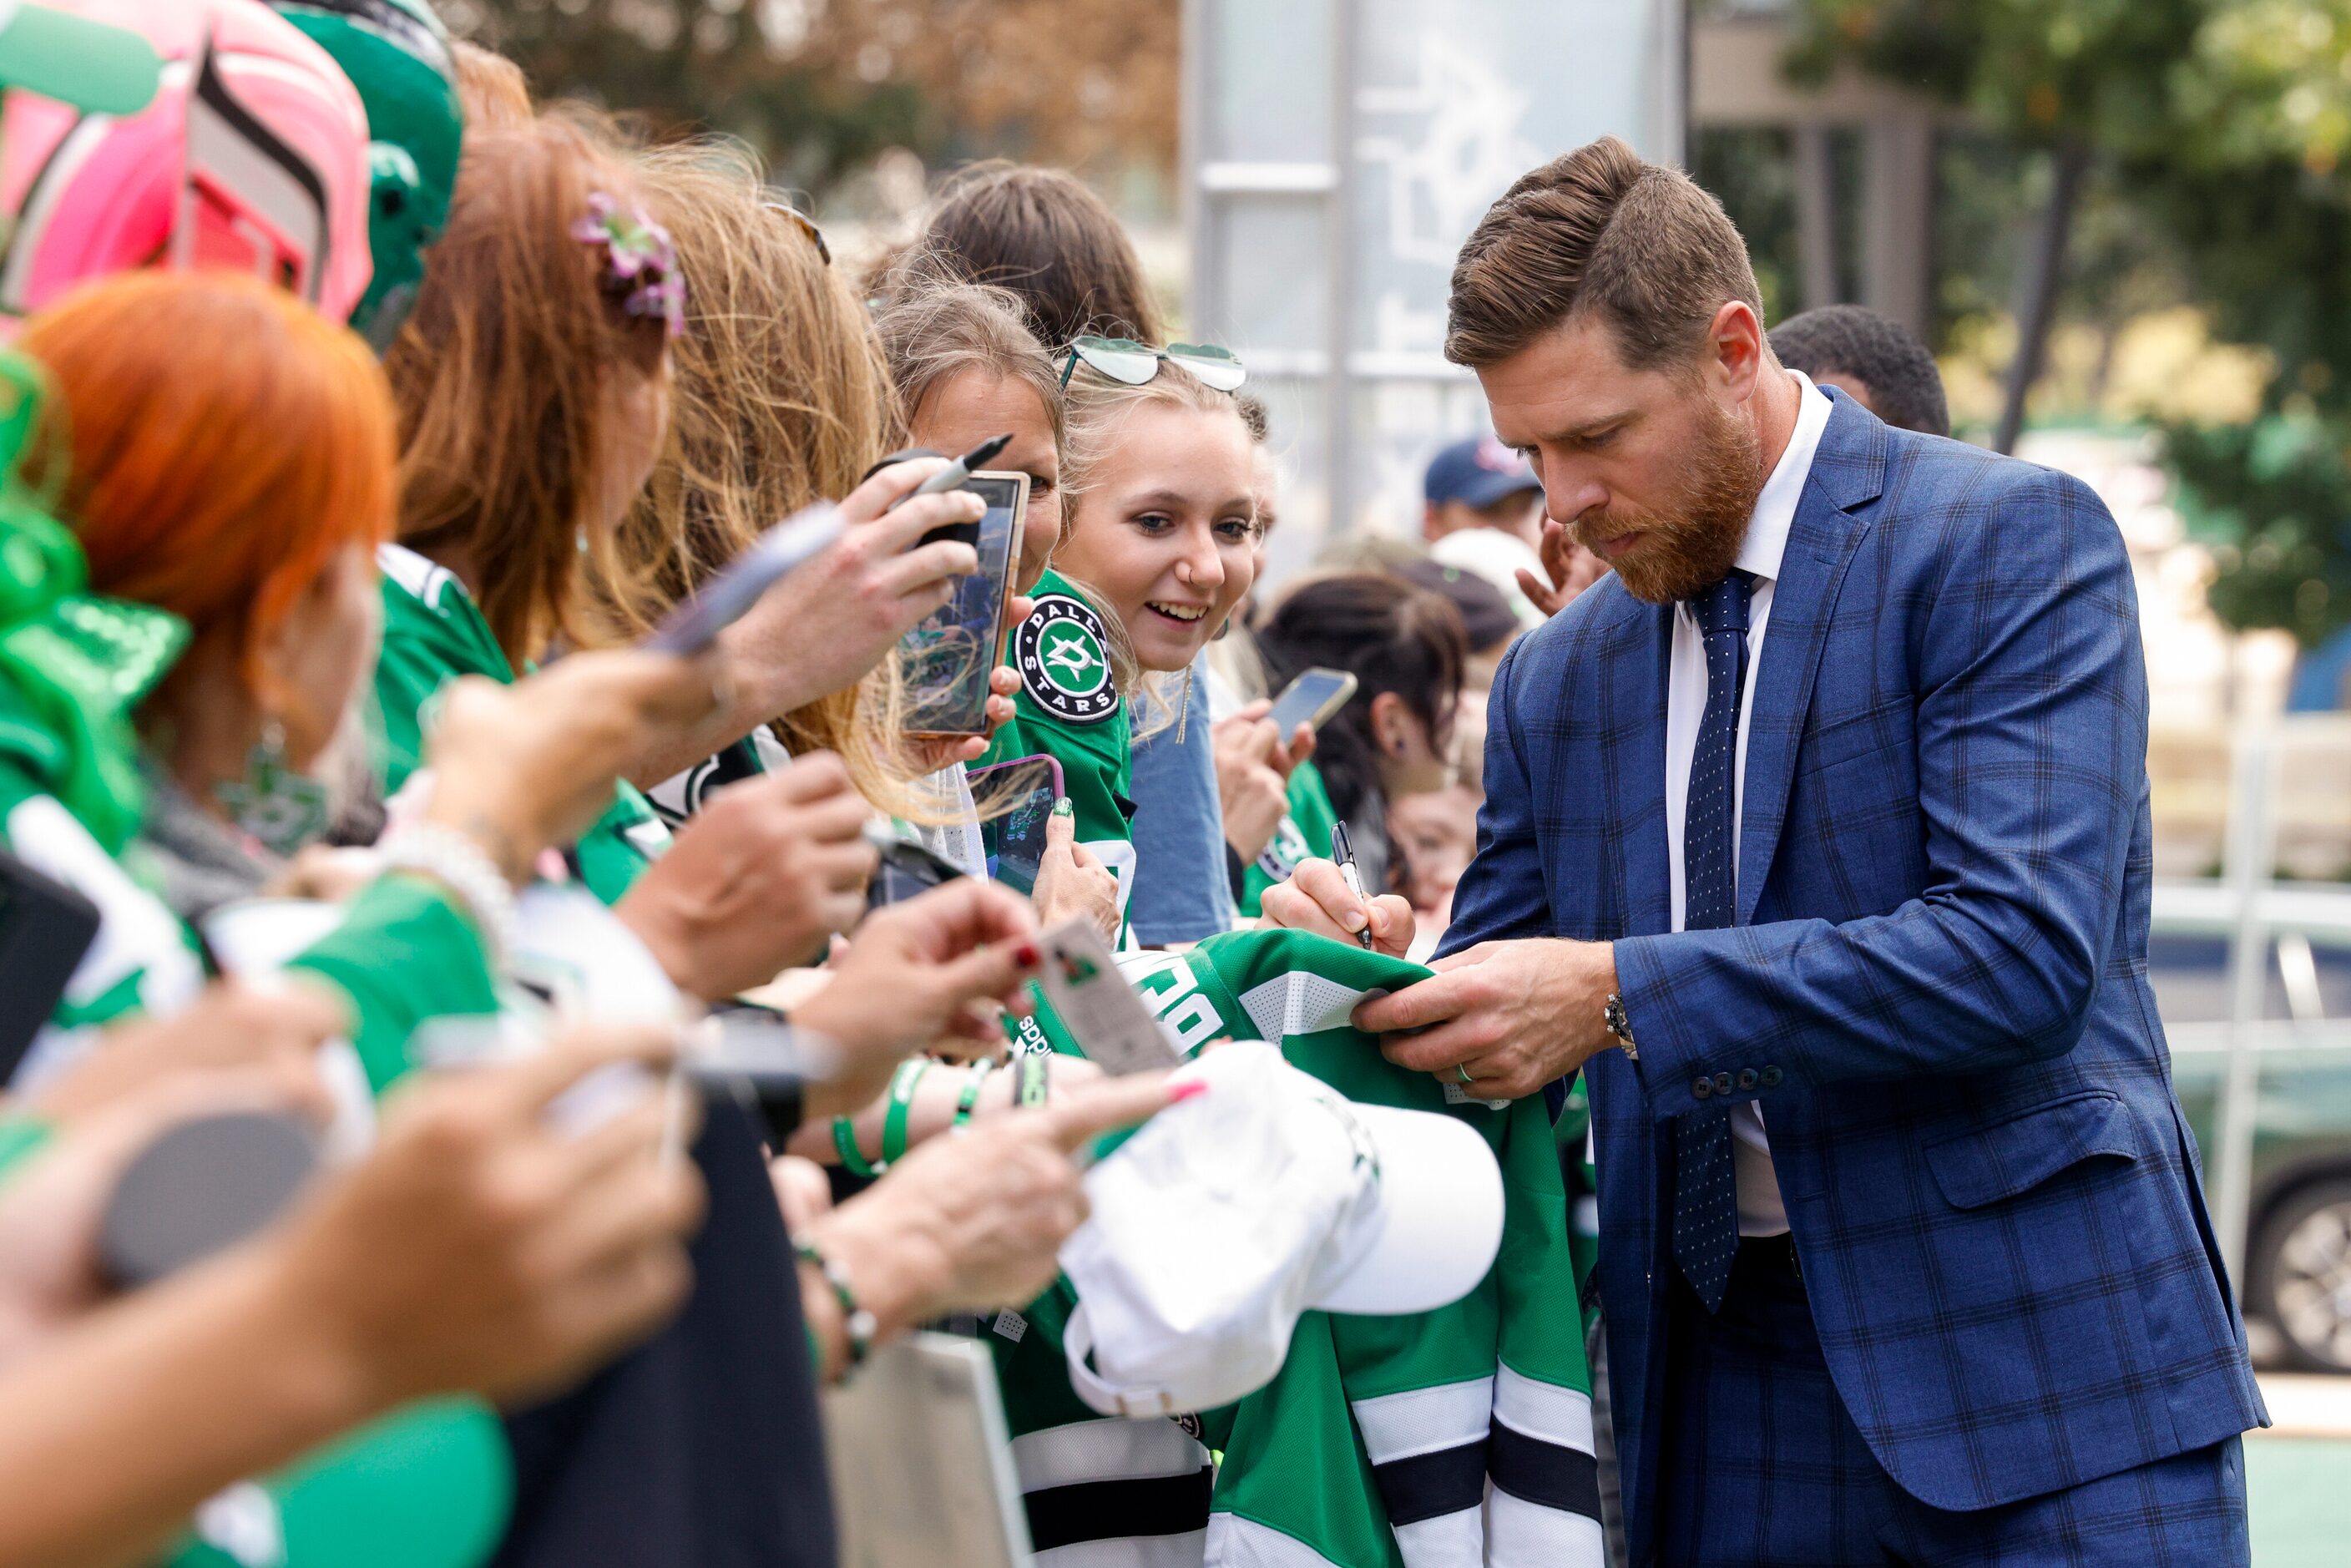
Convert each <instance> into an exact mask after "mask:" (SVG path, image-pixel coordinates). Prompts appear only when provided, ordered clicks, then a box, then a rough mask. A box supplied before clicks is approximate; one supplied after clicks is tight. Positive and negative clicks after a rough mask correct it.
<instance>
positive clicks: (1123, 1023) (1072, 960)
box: [1037, 920, 1184, 1077]
mask: <svg viewBox="0 0 2351 1568" xmlns="http://www.w3.org/2000/svg"><path fill="white" fill-rule="evenodd" d="M1039 940H1040V946H1043V948H1044V950H1045V964H1044V967H1043V969H1042V970H1041V971H1040V973H1039V975H1038V977H1037V983H1038V985H1039V986H1040V988H1043V990H1044V993H1045V999H1046V1000H1047V1001H1048V1002H1050V1003H1051V1004H1052V1007H1053V1012H1054V1015H1055V1016H1056V1017H1058V1018H1059V1019H1061V1027H1062V1028H1063V1029H1065V1030H1068V1031H1069V1032H1070V1036H1071V1039H1073V1040H1076V1041H1077V1042H1078V1045H1079V1047H1080V1049H1081V1050H1083V1051H1085V1053H1086V1060H1087V1061H1091V1062H1092V1063H1093V1064H1094V1065H1095V1066H1097V1067H1099V1068H1101V1069H1102V1071H1104V1072H1107V1073H1109V1074H1111V1075H1112V1076H1113V1077H1118V1076H1121V1075H1123V1074H1125V1073H1129V1072H1144V1071H1149V1070H1150V1069H1152V1068H1155V1067H1175V1066H1178V1065H1180V1064H1181V1063H1182V1061H1183V1060H1184V1056H1183V1053H1182V1052H1181V1051H1177V1050H1176V1049H1175V1042H1174V1041H1172V1040H1169V1039H1168V1038H1167V1036H1166V1034H1165V1032H1163V1031H1162V1030H1161V1029H1160V1027H1159V1020H1158V1019H1155V1018H1154V1017H1152V1015H1151V1009H1150V1007H1149V1006H1148V1005H1147V1004H1146V1003H1145V1002H1144V999H1143V998H1142V997H1141V996H1139V995H1137V994H1136V992H1135V989H1134V987H1133V986H1130V985H1128V984H1127V983H1126V977H1125V976H1124V975H1122V974H1120V973H1119V968H1118V961H1117V960H1116V959H1115V958H1113V956H1111V950H1110V946H1109V945H1108V944H1107V943H1105V942H1103V940H1102V933H1101V932H1100V931H1098V930H1096V929H1095V928H1094V927H1093V925H1092V924H1091V923H1089V922H1087V921H1084V920H1072V921H1071V922H1069V923H1068V924H1066V925H1057V926H1055V927H1054V928H1053V929H1052V930H1050V931H1048V932H1046V933H1045V935H1044V936H1042V937H1040V939H1039Z"/></svg>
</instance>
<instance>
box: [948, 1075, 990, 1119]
mask: <svg viewBox="0 0 2351 1568" xmlns="http://www.w3.org/2000/svg"><path fill="white" fill-rule="evenodd" d="M993 1071H996V1063H994V1062H992V1061H983V1062H981V1063H980V1064H979V1071H977V1072H975V1073H973V1074H972V1075H971V1076H970V1077H969V1078H967V1079H966V1080H965V1081H964V1086H963V1092H961V1093H959V1094H957V1095H956V1113H955V1124H956V1126H958V1127H967V1126H969V1125H971V1113H972V1110H973V1108H974V1107H975V1106H977V1104H978V1103H979V1090H980V1085H982V1084H984V1083H986V1082H987V1075H988V1074H989V1073H991V1072H993Z"/></svg>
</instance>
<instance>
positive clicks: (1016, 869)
mask: <svg viewBox="0 0 2351 1568" xmlns="http://www.w3.org/2000/svg"><path fill="white" fill-rule="evenodd" d="M966 782H967V783H968V784H970V786H971V798H972V799H973V800H975V801H977V802H978V805H979V810H980V821H979V842H980V847H981V848H982V849H983V850H984V851H985V852H987V874H988V876H989V878H990V879H992V880H993V881H996V882H1000V883H1003V884H1004V885H1005V886H1007V887H1008V888H1010V889H1012V891H1013V892H1015V893H1034V892H1035V891H1036V890H1037V871H1038V868H1039V866H1040V865H1041V864H1043V862H1044V859H1045V824H1046V822H1047V821H1049V820H1050V818H1051V817H1052V815H1053V804H1054V802H1055V801H1057V800H1061V797H1062V795H1063V794H1065V793H1067V787H1066V786H1065V785H1064V784H1063V783H1062V781H1061V764H1060V763H1059V762H1056V761H1055V760H1054V759H1053V758H1050V757H1048V756H1046V755H1045V754H1044V753H1043V752H1039V753H1038V754H1037V755H1036V756H1034V757H1016V758H1013V759H1012V760H1011V761H1009V762H998V763H992V764H990V765H989V766H988V767H986V768H973V769H972V770H971V772H970V773H969V774H968V775H967V776H966ZM1007 789H1011V790H1017V791H1018V792H1019V793H1018V798H1017V799H1015V800H1013V801H1012V802H1011V804H1010V808H1009V809H1008V810H1007V809H1006V803H1005V801H1004V800H1003V799H1002V796H1003V792H1004V791H1005V790H1007ZM990 812H994V813H995V814H994V815H990V814H989V813H990Z"/></svg>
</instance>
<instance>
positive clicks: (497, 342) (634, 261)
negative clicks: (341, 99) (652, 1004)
mask: <svg viewBox="0 0 2351 1568" xmlns="http://www.w3.org/2000/svg"><path fill="white" fill-rule="evenodd" d="M684 325H685V298H684V278H683V277H682V275H681V272H680V268H679V264H678V260H677V256H676V252H675V248H674V245H673V244H672V242H671V240H670V238H669V235H668V234H667V233H666V231H665V230H664V229H663V228H662V227H661V225H659V224H658V223H657V222H655V221H654V220H653V217H652V216H651V214H649V213H648V212H647V211H646V209H645V206H644V202H643V192H642V190H641V187H640V185H639V183H638V182H637V180H636V179H635V177H634V176H633V175H632V172H631V171H630V169H629V167H628V164H627V161H626V160H625V158H624V157H622V155H620V154H619V153H617V152H613V151H611V148H610V145H609V142H608V141H606V140H605V139H603V138H602V137H601V134H599V133H596V132H594V131H591V130H590V129H589V128H587V127H585V126H583V125H581V124H580V123H576V122H573V121H570V120H554V119H544V118H543V119H540V120H536V121H533V122H531V123H530V124H529V125H528V126H526V127H523V128H521V129H518V130H514V131H499V132H494V133H491V134H488V135H485V136H482V137H478V138H474V139H470V140H469V141H467V143H466V148H465V162H464V163H463V165H462V167H461V169H460V171H459V175H458V181H457V189H456V193H455V199H454V200H453V201H452V203H451V205H450V217H449V225H448V228H447V230H446V232H445V234H444V236H443V238H442V240H441V242H440V243H439V244H438V245H436V246H434V249H433V251H432V253H431V255H430V256H428V257H427V259H426V266H425V277H424V283H423V287H422V288H421V289H420V290H419V293H418V298H417V305H416V309H415V311H414V313H413V315H412V316H411V317H410V319H409V321H408V323H407V325H406V326H405V327H404V328H403V329H402V333H401V336H400V338H399V340H397V341H396V342H395V343H394V344H393V346H392V352H391V353H390V355H389V356H388V357H387V360H386V364H385V368H386V370H387V371H388V372H389V373H390V376H391V379H392V390H393V394H394V397H395V399H396V401H397V402H398V405H399V411H400V419H401V436H402V454H401V496H400V543H399V544H398V545H397V546H395V547H393V548H392V549H387V550H385V551H384V552H383V556H382V559H383V566H384V574H385V583H384V604H385V622H384V644H383V652H382V655H381V659H380V660H379V662H378V665H377V671H376V695H377V698H378V704H379V706H380V708H381V712H382V716H383V728H384V732H385V739H386V742H387V753H388V756H387V758H386V761H387V765H388V766H387V772H388V774H389V780H388V781H389V783H390V785H391V786H392V787H393V788H395V789H396V788H397V787H398V786H399V785H400V784H401V783H402V781H403V780H404V779H405V778H406V776H407V774H408V773H409V772H410V771H411V770H413V768H414V766H415V764H416V761H417V758H416V750H415V737H416V735H417V732H418V726H419V720H420V716H422V715H423V712H424V711H425V709H426V706H427V704H428V703H429V702H430V701H431V700H432V698H433V695H434V693H435V692H436V691H438V690H439V688H440V686H441V685H443V684H444V682H446V681H447V680H449V679H450V678H452V677H453V676H455V675H461V674H478V675H484V676H487V677H488V678H490V679H493V680H498V681H511V680H512V679H513V678H514V676H515V674H516V672H517V670H519V669H522V668H525V667H528V665H529V664H531V663H532V662H533V661H536V660H538V659H540V658H542V657H545V656H546V655H547V654H548V653H549V652H550V651H553V650H554V649H556V648H557V647H558V646H559V644H569V645H574V646H577V645H582V644H586V643H592V642H593V641H595V640H596V638H597V635H598V632H597V624H596V620H595V617H594V616H593V615H592V614H591V613H590V601H589V596H588V594H587V593H586V591H584V582H585V580H586V579H587V577H588V576H589V575H590V574H589V573H588V572H587V571H585V570H583V568H582V562H583V561H586V560H588V559H590V557H593V556H597V555H603V556H605V557H607V558H609V557H611V554H612V553H613V551H614V549H615V542H614V541H615V535H616V533H617V531H618V530H619V528H620V527H621V525H622V520H623V519H624V518H625V517H627V516H628V512H629V508H630V507H631V506H632V505H633V503H634V502H635V500H636V497H637V494H638V492H639V491H640V490H641V489H642V488H643V485H644V483H645V479H646V476H648V475H649V474H650V473H651V472H652V471H653V466H654V464H655V462H656V460H657V458H658V457H659V455H660V454H661V451H662V444H663V442H664V436H665V430H666V425H667V420H668V406H669V402H670V398H671V387H672V382H671V368H670V358H669V355H670V349H671V345H672V344H673V342H674V341H675V340H677V339H678V337H679V336H680V334H681V333H682V332H683V330H684ZM922 477H923V474H922V472H920V471H918V472H915V473H913V474H908V475H898V474H895V473H893V474H889V475H884V476H880V477H879V478H877V479H876V480H875V481H874V482H873V483H872V484H871V485H868V486H863V487H862V488H860V489H859V490H858V491H856V492H855V493H853V494H852V495H851V496H850V497H849V498H848V499H847V500H846V501H844V502H843V503H842V512H843V514H844V517H847V518H849V519H851V520H852V524H854V523H858V522H862V521H868V520H871V519H872V518H873V517H878V516H879V515H880V514H881V513H882V511H883V510H884V509H885V508H886V507H888V506H889V505H890V503H891V502H892V501H894V500H896V499H898V498H899V497H902V496H904V494H905V493H906V492H907V491H909V490H911V489H912V488H913V486H914V485H915V484H916V483H917V482H919V480H920V479H921V478H922ZM977 506H978V503H977V498H975V497H967V496H942V497H922V498H919V499H916V500H914V501H913V502H910V503H909V504H907V505H906V506H904V507H899V508H898V510H897V512H896V513H895V514H893V517H892V519H891V521H892V526H893V528H903V529H909V530H912V532H913V533H914V534H919V533H920V532H921V531H922V530H923V529H925V528H934V527H937V526H939V525H940V524H942V523H946V522H950V521H957V520H965V519H968V518H969V517H972V516H974V515H975V513H976V511H977ZM957 551H961V552H962V555H961V558H960V559H961V564H962V565H964V566H968V564H969V559H968V558H969V553H970V552H969V549H968V547H966V546H959V545H947V546H937V547H932V554H933V556H934V557H936V556H940V555H944V556H946V557H947V558H948V559H945V560H944V561H940V560H936V559H934V560H932V561H930V562H928V563H917V564H918V567H919V566H920V565H923V564H927V565H928V566H929V567H930V569H931V573H932V575H935V576H940V575H944V573H945V572H949V571H953V570H956V567H957V564H958V562H957V559H956V552H957ZM918 553H919V552H918ZM910 559H912V558H910ZM945 593H946V589H945V587H944V585H942V586H941V587H940V588H939V589H938V590H937V591H936V593H935V595H934V596H933V597H931V598H929V599H927V600H920V599H918V601H917V603H918V605H919V609H918V610H917V612H916V613H918V614H921V613H927V612H929V610H930V609H931V608H932V607H933V606H934V605H935V603H937V602H938V601H939V600H941V599H943V598H944V597H945ZM742 632H743V629H742V627H741V626H740V624H739V623H738V626H737V627H735V628H729V629H728V632H726V633H724V634H722V635H721V637H720V639H719V642H718V644H717V650H716V652H717V658H718V661H719V666H720V669H721V670H722V672H723V674H722V678H721V681H720V687H721V692H722V695H724V696H725V698H726V705H725V706H726V711H725V712H724V713H722V715H721V716H720V717H719V718H718V719H717V720H715V721H713V722H712V723H711V724H710V725H708V726H705V727H701V728H698V729H694V730H691V731H689V730H685V729H682V728H681V729H675V730H672V731H669V732H665V733H660V734H654V735H651V736H649V737H648V738H647V744H646V746H645V747H644V748H643V751H642V753H641V755H640V756H639V758H637V760H636V761H635V762H634V763H633V764H632V767H631V768H630V770H629V771H630V776H631V777H632V779H638V780H641V781H646V782H650V781H653V780H657V779H665V778H667V777H669V776H670V774H672V773H674V772H675V771H676V770H677V769H678V768H681V767H683V766H684V765H685V764H686V763H688V762H690V761H692V760H693V759H694V758H697V757H703V756H706V755H708V753H709V751H710V750H711V748H712V747H713V745H714V744H718V743H724V742H729V741H732V740H734V739H737V738H739V737H742V736H743V735H746V734H747V733H748V732H749V731H750V730H751V729H752V728H753V727H756V726H758V725H759V724H761V723H764V722H765V721H767V720H768V718H771V717H772V716H774V715H775V714H776V713H777V712H778V711H781V709H780V708H778V706H770V702H771V697H770V692H769V685H768V681H769V675H770V673H771V671H770V665H769V663H768V661H766V660H764V659H762V658H760V657H759V656H758V652H757V650H750V651H748V652H747V651H746V648H745V640H744V636H743V634H742ZM865 816H866V810H865V807H864V804H863V802H862V800H860V799H859V797H858V796H857V795H856V793H855V792H854V791H853V790H852V789H851V788H850V779H849V775H848V774H847V772H846V771H845V770H844V768H842V766H841V763H840V762H839V761H837V760H835V759H833V758H829V757H811V758H803V759H801V760H800V761H799V763H797V764H795V765H794V766H793V767H791V768H787V769H784V770H781V771H779V772H777V773H774V774H771V775H769V776H768V777H767V778H766V779H762V780H760V781H759V785H758V788H757V789H746V790H737V791H730V792H729V799H728V800H727V801H726V802H725V805H724V809H723V810H722V811H721V812H719V813H718V814H717V816H716V818H715V819H712V818H705V820H703V821H697V822H695V823H694V824H691V825H690V826H689V828H688V829H687V831H684V832H682V833H680V834H679V835H677V838H676V841H675V843H674V844H671V843H670V842H669V840H670V837H671V835H670V833H669V830H668V829H667V827H666V826H665V825H664V823H663V821H661V819H660V818H659V817H658V816H657V815H656V814H655V813H654V812H653V809H652V808H651V806H650V805H649V804H648V803H647V802H646V800H645V799H644V797H643V794H642V793H640V792H639V791H638V790H637V789H635V788H633V787H631V786H629V785H626V784H624V785H623V786H622V788H621V789H620V790H619V791H618V793H617V795H616V798H615V799H614V800H613V801H612V803H611V809H610V810H607V811H606V813H605V814H604V816H603V817H602V818H601V820H600V821H598V823H597V824H596V826H595V828H594V829H593V830H591V831H590V832H589V833H588V834H587V835H585V836H583V837H582V838H581V840H580V842H579V844H578V846H577V848H576V863H577V869H578V872H579V874H580V878H581V880H582V881H584V882H585V883H586V884H587V885H588V887H589V889H590V891H591V892H593V893H594V894H596V895H597V896H598V897H599V898H601V899H602V900H603V901H604V902H606V903H609V904H613V905H614V908H615V911H616V913H617V914H618V915H620V916H621V918H622V922H623V923H624V924H626V925H628V926H629V927H630V928H631V929H632V931H634V932H635V933H636V935H637V936H638V937H639V938H641V939H642V940H643V942H644V943H645V945H646V946H647V947H649V948H650V949H651V950H652V952H653V955H654V956H655V957H656V959H657V960H658V961H659V962H660V963H661V965H662V967H664V970H665V971H666V972H667V973H668V974H669V976H670V977H671V978H672V979H673V980H674V981H676V982H677V983H678V984H679V986H681V987H682V988H684V989H685V990H687V991H688V992H690V993H692V994H694V995H696V996H700V997H703V998H712V999H716V998H723V997H727V996H731V995H733V994H735V993H736V992H737V991H740V990H743V989H746V988H749V987H752V986H757V985H760V984H763V983H765V982H766V981H767V980H768V979H769V978H771V977H773V976H774V975H775V974H776V973H777V972H778V971H779V970H781V969H782V968H784V967H787V966H789V965H790V964H793V963H796V962H802V961H805V960H806V959H808V958H809V957H810V956H814V955H815V954H816V953H818V952H819V951H820V950H821V948H822V946H823V944H824V941H825V940H826V938H827V937H828V936H830V935H831V933H832V932H835V931H839V930H841V929H845V928H846V927H847V926H848V925H851V924H852V923H853V922H854V921H855V920H856V918H857V916H858V915H860V914H861V913H862V910H863V907H864V886H865V881H866V878H867V876H868V875H869V874H870V873H871V871H872V866H873V861H874V856H873V851H872V848H871V847H870V846H868V845H867V844H866V843H865V842H864V841H863V839H862V831H863V828H864V822H865Z"/></svg>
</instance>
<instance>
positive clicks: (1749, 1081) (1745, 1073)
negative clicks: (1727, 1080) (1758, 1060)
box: [1739, 1067, 1762, 1089]
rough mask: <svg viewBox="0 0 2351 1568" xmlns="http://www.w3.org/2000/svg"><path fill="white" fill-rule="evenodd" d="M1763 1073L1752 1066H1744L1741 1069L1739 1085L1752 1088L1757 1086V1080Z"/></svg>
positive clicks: (1742, 1087)
mask: <svg viewBox="0 0 2351 1568" xmlns="http://www.w3.org/2000/svg"><path fill="white" fill-rule="evenodd" d="M1761 1076H1762V1075H1761V1073H1759V1072H1757V1071H1755V1070H1754V1069H1753V1068H1751V1067H1742V1068H1740V1070H1739V1087H1740V1088H1741V1089H1752V1088H1754V1087H1755V1084H1756V1082H1757V1080H1758V1079H1760V1078H1761Z"/></svg>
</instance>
